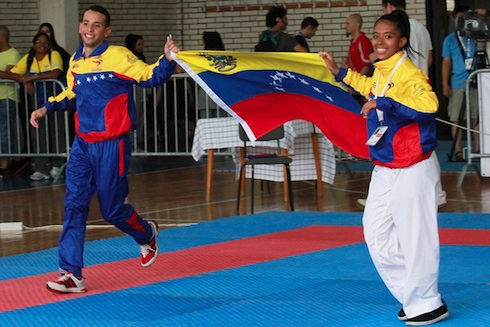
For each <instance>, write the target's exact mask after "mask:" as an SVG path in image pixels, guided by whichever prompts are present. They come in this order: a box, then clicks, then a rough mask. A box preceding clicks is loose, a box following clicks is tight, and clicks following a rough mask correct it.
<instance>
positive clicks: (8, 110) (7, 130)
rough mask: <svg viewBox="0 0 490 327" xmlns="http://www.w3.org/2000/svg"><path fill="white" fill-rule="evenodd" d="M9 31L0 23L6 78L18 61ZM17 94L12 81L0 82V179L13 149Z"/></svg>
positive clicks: (1, 74)
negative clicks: (8, 155)
mask: <svg viewBox="0 0 490 327" xmlns="http://www.w3.org/2000/svg"><path fill="white" fill-rule="evenodd" d="M9 41H10V31H9V29H8V28H7V26H5V25H0V79H7V78H8V75H7V72H9V71H10V69H12V67H14V66H15V64H16V63H17V62H18V61H19V58H20V55H19V52H18V51H17V50H16V49H15V48H13V47H12V46H11V45H10V42H9ZM16 100H17V96H16V89H15V85H14V83H1V84H0V150H1V151H0V152H1V154H0V180H1V179H3V178H4V177H5V176H6V175H8V173H9V172H8V170H7V169H8V168H9V158H8V157H4V155H5V154H6V153H9V152H10V151H13V150H14V147H15V145H14V143H13V140H14V130H15V129H14V127H15V121H16V119H15V118H16V115H17V112H16V108H17V103H16Z"/></svg>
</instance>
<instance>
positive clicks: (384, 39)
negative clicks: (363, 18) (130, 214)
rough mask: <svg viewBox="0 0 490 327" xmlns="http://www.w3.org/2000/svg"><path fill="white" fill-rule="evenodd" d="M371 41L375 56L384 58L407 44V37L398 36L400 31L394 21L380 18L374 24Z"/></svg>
mask: <svg viewBox="0 0 490 327" xmlns="http://www.w3.org/2000/svg"><path fill="white" fill-rule="evenodd" d="M371 43H372V45H373V49H374V52H375V53H376V55H377V58H378V59H380V60H384V59H387V58H389V57H391V56H392V55H394V54H395V53H397V52H398V51H400V49H402V48H403V47H404V46H405V45H406V44H407V38H406V37H400V31H399V30H398V29H397V28H396V25H395V24H394V23H392V22H390V21H387V20H380V21H378V23H376V25H375V26H374V33H373V38H372V39H371Z"/></svg>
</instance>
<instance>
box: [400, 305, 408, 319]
mask: <svg viewBox="0 0 490 327" xmlns="http://www.w3.org/2000/svg"><path fill="white" fill-rule="evenodd" d="M407 319H408V318H407V315H406V314H405V311H403V308H401V309H400V311H398V320H401V321H405V320H407Z"/></svg>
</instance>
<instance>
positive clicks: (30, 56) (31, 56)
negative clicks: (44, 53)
mask: <svg viewBox="0 0 490 327" xmlns="http://www.w3.org/2000/svg"><path fill="white" fill-rule="evenodd" d="M40 36H45V37H46V40H48V42H49V45H52V44H51V38H50V37H49V36H48V34H46V33H44V32H38V33H37V34H36V35H34V38H33V39H32V44H33V45H34V44H36V42H37V40H38V39H39V37H40ZM51 48H52V47H49V50H48V56H49V62H51ZM35 55H36V49H34V47H32V48H31V49H30V50H29V54H28V55H27V72H29V70H30V69H31V66H32V62H33V61H34V56H35Z"/></svg>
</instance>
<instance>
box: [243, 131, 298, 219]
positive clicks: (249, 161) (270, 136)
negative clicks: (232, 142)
mask: <svg viewBox="0 0 490 327" xmlns="http://www.w3.org/2000/svg"><path fill="white" fill-rule="evenodd" d="M238 133H239V135H240V139H241V140H242V141H243V156H244V162H243V164H242V165H241V166H240V176H239V179H238V196H237V205H236V210H237V213H238V214H239V213H240V195H241V189H242V181H243V183H244V182H245V178H244V177H243V173H244V170H245V167H246V166H251V167H252V186H251V188H250V192H251V201H250V202H251V203H250V211H251V213H252V214H253V213H254V166H255V165H284V167H285V170H286V180H285V182H286V183H287V186H288V187H287V189H288V199H289V205H290V208H291V211H294V201H293V191H292V187H291V185H292V183H291V170H290V169H289V164H290V163H291V162H292V161H293V159H292V158H291V157H290V156H287V155H282V154H281V147H280V143H279V140H280V139H282V138H283V137H284V126H283V125H281V126H279V127H278V128H276V129H274V130H272V131H271V132H269V133H267V134H266V135H264V136H262V137H260V138H258V139H257V141H274V140H275V141H277V148H276V149H275V151H272V153H263V154H253V155H248V154H247V148H248V147H249V142H250V140H249V138H248V136H247V133H246V132H245V130H244V129H243V127H242V126H241V125H239V127H238Z"/></svg>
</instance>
